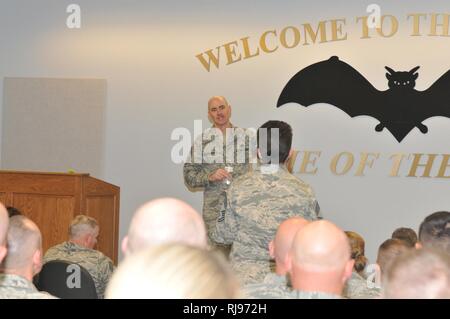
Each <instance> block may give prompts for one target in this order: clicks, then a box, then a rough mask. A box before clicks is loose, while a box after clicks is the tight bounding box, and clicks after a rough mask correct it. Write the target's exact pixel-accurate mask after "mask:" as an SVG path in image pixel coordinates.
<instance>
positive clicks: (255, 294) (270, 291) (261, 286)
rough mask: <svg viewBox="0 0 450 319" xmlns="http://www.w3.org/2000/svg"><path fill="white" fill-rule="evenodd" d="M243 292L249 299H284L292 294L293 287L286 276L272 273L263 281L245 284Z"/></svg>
mask: <svg viewBox="0 0 450 319" xmlns="http://www.w3.org/2000/svg"><path fill="white" fill-rule="evenodd" d="M243 292H244V295H245V296H246V297H247V298H249V299H283V298H287V297H288V296H291V295H292V287H290V285H289V284H288V280H287V277H286V276H280V275H277V274H275V273H270V274H268V275H266V277H265V278H264V280H263V282H261V283H258V284H250V285H247V286H245V287H244V289H243Z"/></svg>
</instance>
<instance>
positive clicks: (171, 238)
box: [122, 198, 207, 254]
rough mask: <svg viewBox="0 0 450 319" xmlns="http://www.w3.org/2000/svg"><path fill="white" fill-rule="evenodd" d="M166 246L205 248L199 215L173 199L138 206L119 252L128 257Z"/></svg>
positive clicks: (183, 203) (163, 199)
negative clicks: (171, 244) (122, 251)
mask: <svg viewBox="0 0 450 319" xmlns="http://www.w3.org/2000/svg"><path fill="white" fill-rule="evenodd" d="M167 243H181V244H186V245H190V246H196V247H201V248H206V246H207V239H206V229H205V225H204V223H203V219H202V217H201V216H200V214H199V213H198V212H197V211H196V210H195V209H194V208H192V207H191V206H190V205H188V204H186V203H185V202H183V201H180V200H178V199H174V198H161V199H156V200H153V201H150V202H148V203H146V204H144V205H143V206H141V207H140V208H139V209H138V210H137V211H136V213H135V214H134V216H133V219H132V220H131V224H130V228H129V231H128V236H127V238H126V239H125V240H124V243H123V244H122V249H123V250H124V253H125V254H129V253H132V252H135V251H138V250H141V249H144V248H147V247H150V246H154V245H160V244H167Z"/></svg>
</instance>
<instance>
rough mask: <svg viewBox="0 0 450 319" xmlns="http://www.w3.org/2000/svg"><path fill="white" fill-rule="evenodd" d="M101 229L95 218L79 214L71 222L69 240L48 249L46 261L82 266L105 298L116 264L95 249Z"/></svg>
mask: <svg viewBox="0 0 450 319" xmlns="http://www.w3.org/2000/svg"><path fill="white" fill-rule="evenodd" d="M99 230H100V229H99V226H98V223H97V221H96V220H95V219H94V218H91V217H88V216H84V215H78V216H77V217H75V219H74V220H73V221H72V222H71V223H70V227H69V241H67V242H64V243H62V244H59V245H56V246H53V247H52V248H50V249H49V250H47V253H46V254H45V256H44V263H46V262H49V261H52V260H63V261H67V262H70V263H74V264H78V265H80V266H82V267H83V268H85V269H86V270H87V271H88V272H89V274H90V275H91V277H92V279H94V282H95V288H96V290H97V295H98V297H99V298H103V297H104V294H105V289H106V285H107V284H108V282H109V280H110V278H111V275H112V272H113V270H114V266H113V262H112V261H111V259H109V258H108V257H106V256H105V255H103V254H102V253H101V252H99V251H98V250H95V249H94V248H95V245H96V244H97V237H98V234H99Z"/></svg>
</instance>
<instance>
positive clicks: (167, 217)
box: [0, 121, 450, 299]
mask: <svg viewBox="0 0 450 319" xmlns="http://www.w3.org/2000/svg"><path fill="white" fill-rule="evenodd" d="M266 124H267V125H266ZM266 124H265V125H263V126H264V127H267V126H269V127H279V128H280V132H279V133H280V136H279V138H280V141H282V142H283V141H284V142H283V143H284V144H283V143H282V145H280V147H279V148H278V151H279V152H280V156H279V157H278V158H279V159H280V162H279V163H277V164H276V165H275V164H274V163H271V162H268V163H265V164H264V165H265V166H264V165H261V167H260V170H259V171H257V172H250V173H248V174H249V175H243V176H241V177H239V178H238V179H237V180H235V181H233V183H232V185H231V187H230V189H229V190H228V191H227V193H226V199H227V200H226V201H225V202H224V208H223V209H222V210H221V213H220V216H219V217H218V219H217V223H216V230H214V231H212V234H211V237H212V238H213V239H216V240H217V242H218V243H222V244H227V245H231V254H230V256H223V252H220V251H218V250H215V249H211V244H210V242H209V240H208V232H207V230H206V227H205V223H204V220H203V219H202V216H201V214H199V213H198V212H197V211H196V210H195V209H194V208H192V207H191V206H190V205H189V204H187V203H185V202H183V201H181V200H178V199H174V198H159V199H155V200H152V201H149V202H147V203H145V204H144V205H142V206H141V207H139V208H138V209H137V211H136V212H135V213H134V215H133V217H132V220H131V222H130V225H129V228H128V233H127V235H126V236H125V237H124V238H123V240H122V242H121V249H122V253H123V256H124V260H123V261H121V262H120V263H119V266H118V267H117V269H115V267H114V265H113V262H112V261H111V259H109V258H108V257H107V256H105V255H104V254H103V253H101V252H100V251H98V250H96V249H95V245H96V242H97V237H98V234H99V231H100V229H99V224H98V222H97V221H96V220H95V219H93V218H91V217H88V216H84V215H78V216H76V217H75V218H74V220H73V221H72V222H71V223H70V227H69V232H68V241H66V242H63V243H61V244H58V245H56V246H54V247H51V248H50V249H48V250H47V252H45V255H43V252H42V237H41V233H40V230H39V228H38V227H37V226H36V224H35V223H34V222H33V221H32V220H30V219H29V218H27V217H26V216H25V215H23V214H21V213H20V211H18V210H17V209H14V208H12V207H9V208H8V209H7V208H6V207H4V206H3V205H2V204H1V203H0V263H1V264H0V298H22V299H23V298H34V299H37V298H40V299H51V298H55V296H54V295H56V293H54V295H51V294H49V293H48V292H46V291H39V290H38V288H39V287H38V288H37V287H36V286H35V285H34V284H33V279H34V278H36V276H37V275H38V274H39V272H40V271H41V269H42V267H43V264H44V267H46V265H47V264H50V263H52V262H55V261H61V262H67V263H69V264H71V265H77V267H79V268H80V269H82V270H83V271H84V272H83V273H86V274H87V276H88V277H89V278H90V280H92V282H93V284H92V287H93V288H92V289H94V290H95V291H94V294H95V296H96V297H98V298H104V297H106V298H112V299H114V298H182V299H186V298H187V299H190V298H225V299H228V298H258V299H259V298H269V299H270V298H283V299H319V298H320V299H323V298H327V299H331V298H333V299H336V298H349V299H359V298H450V212H449V211H440V212H436V213H433V214H431V215H429V216H427V217H426V218H425V219H424V220H423V222H422V223H421V224H420V227H419V229H418V234H417V235H416V233H415V231H414V230H412V229H409V228H404V227H402V228H399V229H396V230H394V232H393V233H392V238H387V239H386V240H385V241H383V242H382V243H381V245H380V246H379V250H378V255H377V263H376V267H372V266H373V265H370V264H368V260H367V258H366V257H365V255H364V254H365V251H364V250H365V241H364V238H363V237H362V236H361V235H360V234H358V233H357V232H356V231H355V230H352V231H344V230H342V229H341V228H340V227H339V226H338V225H335V224H334V223H332V222H331V221H329V220H326V219H325V218H326V216H325V218H324V216H322V213H321V212H320V207H319V205H318V203H317V201H316V199H315V195H314V192H313V190H312V188H311V187H310V186H309V185H307V184H306V183H304V182H302V181H300V180H299V179H296V177H294V176H293V175H292V174H290V173H289V172H288V171H287V169H286V168H285V162H286V161H287V159H288V158H289V156H290V154H292V150H291V142H292V130H291V129H290V127H289V125H287V124H286V123H284V122H280V121H269V122H267V123H266ZM258 140H259V139H258ZM269 140H270V139H269ZM258 143H259V142H258ZM267 148H268V149H266V150H265V151H264V153H265V154H270V153H271V151H274V150H271V149H270V144H269V145H268V146H267ZM246 178H248V180H247V179H246ZM280 181H283V182H282V183H280ZM258 187H259V188H262V189H263V191H261V192H258ZM240 188H241V189H240ZM228 196H230V197H228ZM225 206H226V207H225ZM369 270H372V271H369ZM38 282H39V281H38ZM58 297H62V296H61V295H58Z"/></svg>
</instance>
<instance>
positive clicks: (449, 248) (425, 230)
mask: <svg viewBox="0 0 450 319" xmlns="http://www.w3.org/2000/svg"><path fill="white" fill-rule="evenodd" d="M419 241H420V243H421V244H422V245H423V246H424V247H430V248H434V249H436V250H440V251H443V252H444V253H446V254H450V212H446V211H441V212H436V213H433V214H431V215H429V216H427V217H426V218H425V219H424V221H423V222H422V224H420V227H419Z"/></svg>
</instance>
